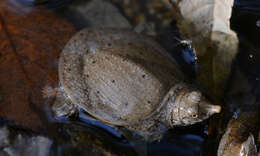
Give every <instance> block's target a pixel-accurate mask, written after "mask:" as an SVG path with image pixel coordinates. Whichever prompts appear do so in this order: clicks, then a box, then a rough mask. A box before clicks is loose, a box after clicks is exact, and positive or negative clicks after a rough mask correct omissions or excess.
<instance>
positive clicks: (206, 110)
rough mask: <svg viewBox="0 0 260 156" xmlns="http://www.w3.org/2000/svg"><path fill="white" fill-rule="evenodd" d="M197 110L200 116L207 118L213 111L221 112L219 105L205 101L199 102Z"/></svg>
mask: <svg viewBox="0 0 260 156" xmlns="http://www.w3.org/2000/svg"><path fill="white" fill-rule="evenodd" d="M199 112H200V118H201V119H206V118H209V117H210V116H211V115H213V114H215V113H220V112H221V106H219V105H212V104H210V103H209V102H207V101H204V102H201V103H200V104H199Z"/></svg>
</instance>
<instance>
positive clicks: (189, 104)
mask: <svg viewBox="0 0 260 156" xmlns="http://www.w3.org/2000/svg"><path fill="white" fill-rule="evenodd" d="M168 99H169V100H168V104H167V105H168V111H167V112H168V113H167V118H168V123H169V122H170V125H171V126H174V125H179V126H185V125H191V124H195V123H197V122H201V121H203V120H205V119H207V118H209V117H210V116H211V115H213V114H215V113H219V112H220V111H221V107H220V106H218V105H212V104H211V103H210V102H209V101H208V100H207V99H206V98H205V97H204V96H203V95H202V94H201V92H200V91H198V90H194V89H191V88H189V87H181V88H180V89H178V90H174V93H173V94H172V95H171V96H169V98H168ZM169 106H170V107H169Z"/></svg>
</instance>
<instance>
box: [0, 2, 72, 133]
mask: <svg viewBox="0 0 260 156" xmlns="http://www.w3.org/2000/svg"><path fill="white" fill-rule="evenodd" d="M18 2H19V1H15V0H13V1H8V0H1V1H0V75H1V76H0V97H1V100H0V116H1V117H4V118H6V119H8V120H12V121H14V122H15V123H17V124H21V125H24V126H27V127H30V128H32V129H35V130H36V129H42V128H46V127H47V120H46V117H45V114H44V113H45V112H44V109H45V108H46V107H45V106H46V104H45V103H44V100H43V97H42V95H41V89H42V88H43V87H44V86H45V85H47V84H49V85H57V83H58V74H57V62H58V57H59V53H60V52H61V50H62V48H63V46H64V45H65V43H66V42H67V40H68V39H69V38H70V37H71V35H72V34H73V33H74V28H73V27H72V26H71V25H70V24H69V23H67V22H66V21H65V20H63V19H60V18H58V17H57V16H55V15H54V14H53V13H52V12H51V11H48V10H46V9H43V8H41V9H40V8H32V7H26V6H21V5H20V4H19V3H18Z"/></svg>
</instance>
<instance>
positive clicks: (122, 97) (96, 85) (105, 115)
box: [45, 28, 221, 140]
mask: <svg viewBox="0 0 260 156" xmlns="http://www.w3.org/2000/svg"><path fill="white" fill-rule="evenodd" d="M59 61H60V62H59V79H60V84H61V86H60V88H59V89H57V90H58V92H57V96H56V104H55V105H54V107H55V112H56V115H58V116H61V115H68V114H71V113H73V112H74V110H75V108H76V107H75V106H79V107H81V108H83V109H84V110H85V111H86V112H88V113H89V114H90V115H92V116H93V117H95V118H96V119H98V120H100V121H103V122H105V123H108V124H110V125H115V126H123V127H126V128H128V129H130V130H134V131H136V132H138V133H139V134H140V135H142V136H144V137H145V138H146V139H147V140H156V139H159V138H160V137H161V134H162V133H161V132H162V130H163V129H167V128H172V127H174V126H176V125H181V126H184V125H190V124H194V123H197V122H200V121H202V120H204V119H207V118H208V117H209V116H211V115H212V114H214V113H218V112H220V109H221V108H220V106H217V105H211V104H210V103H209V102H208V101H207V100H206V98H205V97H204V96H202V94H201V92H200V91H199V90H197V89H195V88H193V87H192V86H191V85H189V84H187V83H185V82H184V81H185V80H184V79H185V78H184V76H183V74H182V73H181V72H180V70H179V69H178V65H177V64H176V63H175V62H174V60H171V59H170V57H168V56H167V52H166V51H165V50H164V49H163V48H161V47H160V46H159V45H158V44H157V43H156V42H155V41H153V40H152V39H151V38H150V37H148V36H145V35H142V34H138V33H135V32H132V31H130V30H126V29H112V28H106V29H83V30H81V31H80V32H78V33H76V34H75V35H74V36H73V37H72V38H71V40H70V41H69V42H68V43H67V45H66V46H65V48H64V49H63V52H62V54H61V56H60V60H59ZM48 90H50V89H45V92H47V93H48V92H50V91H48ZM61 103H62V104H61ZM64 104H65V105H64ZM150 136H153V137H150Z"/></svg>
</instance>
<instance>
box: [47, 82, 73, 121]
mask: <svg viewBox="0 0 260 156" xmlns="http://www.w3.org/2000/svg"><path fill="white" fill-rule="evenodd" d="M42 92H43V97H44V98H51V97H53V98H55V100H54V102H53V103H52V105H51V111H52V113H53V114H54V116H55V117H57V118H59V117H63V116H72V115H75V114H77V112H78V110H77V106H76V105H75V104H73V102H72V101H71V99H70V98H69V97H68V95H67V94H66V93H65V91H64V89H63V87H58V88H52V87H50V86H46V87H44V88H43V90H42Z"/></svg>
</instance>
